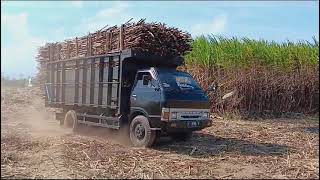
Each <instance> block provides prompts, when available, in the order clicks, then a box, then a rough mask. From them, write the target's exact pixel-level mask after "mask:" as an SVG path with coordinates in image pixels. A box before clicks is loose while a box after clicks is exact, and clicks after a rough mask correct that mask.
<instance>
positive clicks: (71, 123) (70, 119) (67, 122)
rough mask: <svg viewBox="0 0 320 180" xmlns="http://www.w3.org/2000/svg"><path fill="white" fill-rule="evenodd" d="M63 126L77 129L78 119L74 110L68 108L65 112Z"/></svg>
mask: <svg viewBox="0 0 320 180" xmlns="http://www.w3.org/2000/svg"><path fill="white" fill-rule="evenodd" d="M63 126H64V127H66V128H72V130H73V131H76V130H77V129H78V119H77V114H76V111H74V110H70V111H68V112H67V113H66V116H65V118H64V122H63Z"/></svg>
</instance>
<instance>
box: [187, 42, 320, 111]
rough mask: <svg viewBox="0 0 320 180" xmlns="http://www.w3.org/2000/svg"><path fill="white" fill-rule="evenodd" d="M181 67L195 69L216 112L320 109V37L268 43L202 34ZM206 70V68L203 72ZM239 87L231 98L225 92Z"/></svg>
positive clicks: (193, 71)
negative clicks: (212, 91)
mask: <svg viewBox="0 0 320 180" xmlns="http://www.w3.org/2000/svg"><path fill="white" fill-rule="evenodd" d="M191 45H192V51H191V52H189V53H188V54H187V55H186V57H185V59H186V65H185V66H184V67H181V68H182V70H185V71H188V72H190V73H191V74H193V76H194V78H195V79H196V80H197V81H198V82H199V83H200V85H201V86H202V87H203V88H204V89H206V88H207V87H208V86H209V85H210V84H212V83H213V82H218V84H219V86H220V90H219V93H216V94H210V98H211V101H212V108H213V111H218V112H221V113H226V112H227V111H228V112H237V113H239V112H240V114H246V115H248V114H249V115H250V114H255V115H256V114H261V113H262V114H282V113H288V112H294V113H307V114H309V113H316V112H318V111H319V41H318V40H317V39H315V38H314V42H308V41H299V42H296V43H294V42H290V41H287V42H283V43H277V42H274V41H271V42H268V41H265V40H253V39H248V38H242V39H238V38H225V37H222V36H200V37H198V38H196V39H195V40H194V41H193V42H192V44H191ZM199 72H202V73H199ZM229 92H235V93H234V95H233V96H232V97H230V98H228V99H227V100H223V101H222V98H221V97H222V96H223V95H225V94H226V93H229Z"/></svg>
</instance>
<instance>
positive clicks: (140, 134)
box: [134, 124, 146, 140]
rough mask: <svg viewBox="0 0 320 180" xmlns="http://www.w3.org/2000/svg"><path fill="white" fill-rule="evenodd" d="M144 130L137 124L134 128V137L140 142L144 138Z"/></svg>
mask: <svg viewBox="0 0 320 180" xmlns="http://www.w3.org/2000/svg"><path fill="white" fill-rule="evenodd" d="M145 132H146V131H145V128H144V126H143V125H142V124H137V125H136V127H135V128H134V135H135V137H136V138H137V139H138V140H142V139H144V137H145V134H146V133H145Z"/></svg>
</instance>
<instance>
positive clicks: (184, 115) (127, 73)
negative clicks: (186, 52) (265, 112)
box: [45, 49, 214, 147]
mask: <svg viewBox="0 0 320 180" xmlns="http://www.w3.org/2000/svg"><path fill="white" fill-rule="evenodd" d="M183 63H184V59H183V58H182V57H181V56H177V57H162V56H156V55H153V54H152V53H147V52H142V51H139V50H134V49H126V50H121V51H115V52H112V53H106V54H104V55H97V56H88V57H77V58H70V59H66V60H60V61H49V62H48V63H47V68H46V83H45V105H46V106H47V107H53V108H59V109H60V110H61V111H60V112H57V113H56V119H57V120H59V121H60V125H63V126H65V127H68V128H73V130H74V131H76V130H77V129H78V128H79V125H90V126H98V127H105V128H112V129H117V130H119V129H126V131H125V132H126V133H127V134H128V136H129V137H130V140H131V142H132V145H133V146H137V147H151V146H152V145H153V144H154V142H155V140H156V138H157V137H160V136H171V137H172V138H173V139H176V140H182V141H184V140H188V139H189V138H190V137H191V135H192V132H194V131H197V130H201V129H203V128H206V127H209V126H211V125H212V120H211V119H210V102H209V98H208V95H207V92H206V91H204V90H203V89H202V88H201V87H200V86H199V84H198V83H197V82H196V81H195V80H194V79H193V78H192V76H191V75H190V74H189V73H186V72H182V71H179V70H177V67H178V66H180V65H183ZM208 90H209V91H210V90H214V87H209V89H208Z"/></svg>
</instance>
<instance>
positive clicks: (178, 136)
mask: <svg viewBox="0 0 320 180" xmlns="http://www.w3.org/2000/svg"><path fill="white" fill-rule="evenodd" d="M170 137H171V138H172V139H173V140H175V141H188V140H190V139H191V137H192V132H183V133H172V134H170Z"/></svg>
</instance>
